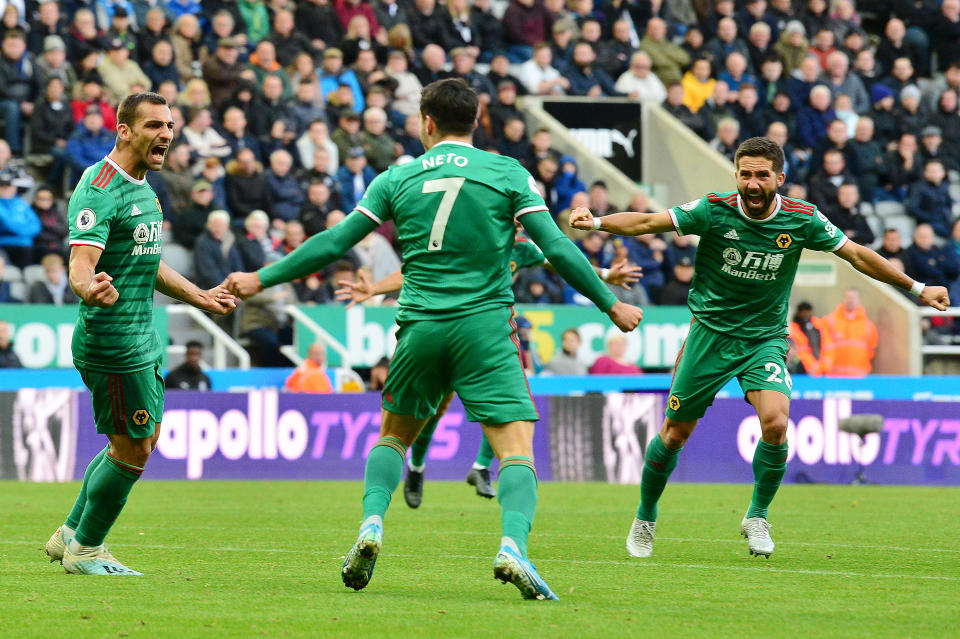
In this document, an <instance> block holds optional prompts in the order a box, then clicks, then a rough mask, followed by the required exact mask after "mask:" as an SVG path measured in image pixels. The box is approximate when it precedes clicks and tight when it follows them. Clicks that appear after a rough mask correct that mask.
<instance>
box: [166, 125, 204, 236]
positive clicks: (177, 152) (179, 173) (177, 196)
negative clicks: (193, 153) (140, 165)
mask: <svg viewBox="0 0 960 639" xmlns="http://www.w3.org/2000/svg"><path fill="white" fill-rule="evenodd" d="M160 177H161V178H163V183H164V184H165V185H166V187H167V194H168V196H169V197H170V201H171V203H172V204H173V208H174V209H175V210H176V211H177V212H180V211H182V210H184V209H186V208H187V207H188V206H189V205H190V187H191V186H192V185H193V181H194V175H193V171H191V170H190V146H189V145H187V144H185V143H180V144H177V145H174V146H173V147H172V148H171V149H170V150H169V151H168V152H167V161H166V162H164V165H163V169H161V170H160ZM204 221H206V218H204Z"/></svg>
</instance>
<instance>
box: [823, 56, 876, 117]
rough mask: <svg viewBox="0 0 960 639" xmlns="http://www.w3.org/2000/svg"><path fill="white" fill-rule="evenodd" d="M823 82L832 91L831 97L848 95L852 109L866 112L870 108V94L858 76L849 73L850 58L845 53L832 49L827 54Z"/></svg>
mask: <svg viewBox="0 0 960 639" xmlns="http://www.w3.org/2000/svg"><path fill="white" fill-rule="evenodd" d="M823 82H824V84H826V86H827V88H829V89H830V91H831V92H832V93H833V97H834V98H836V96H837V95H840V94H844V95H848V96H850V100H851V102H852V103H853V104H852V106H853V110H854V111H856V112H857V113H861V114H862V113H866V112H867V111H869V110H870V106H871V103H870V96H869V94H868V93H867V89H866V88H865V87H864V86H863V82H862V81H861V80H860V78H859V77H857V76H856V75H854V74H852V73H850V60H849V59H848V58H847V55H846V54H845V53H842V52H840V51H834V52H833V53H831V54H830V55H828V56H827V67H826V71H825V72H824V74H823Z"/></svg>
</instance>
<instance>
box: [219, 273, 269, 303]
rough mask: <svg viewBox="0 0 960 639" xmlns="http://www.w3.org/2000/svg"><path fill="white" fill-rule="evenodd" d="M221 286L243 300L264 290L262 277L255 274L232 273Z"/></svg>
mask: <svg viewBox="0 0 960 639" xmlns="http://www.w3.org/2000/svg"><path fill="white" fill-rule="evenodd" d="M220 286H221V287H223V288H224V289H226V290H227V291H229V292H230V293H232V294H233V295H236V296H237V297H239V298H240V299H242V300H245V299H247V298H248V297H251V296H253V295H256V294H257V293H259V292H260V291H262V290H263V282H261V281H260V276H259V275H257V274H256V273H255V272H254V273H239V272H238V273H231V274H230V275H228V276H227V279H225V280H224V281H223V284H221V285H220Z"/></svg>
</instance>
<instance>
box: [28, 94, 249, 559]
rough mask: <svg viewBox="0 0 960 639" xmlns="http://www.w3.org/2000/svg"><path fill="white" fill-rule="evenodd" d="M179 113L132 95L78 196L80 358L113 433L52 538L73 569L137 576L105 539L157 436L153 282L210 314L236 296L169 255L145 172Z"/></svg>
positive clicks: (74, 216)
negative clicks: (197, 282) (175, 265)
mask: <svg viewBox="0 0 960 639" xmlns="http://www.w3.org/2000/svg"><path fill="white" fill-rule="evenodd" d="M171 140H173V117H172V116H171V115H170V108H169V107H168V106H167V102H166V100H165V99H164V98H163V97H162V96H160V95H158V94H156V93H135V94H132V95H128V96H127V97H126V98H124V100H123V101H122V102H121V103H120V106H119V108H118V110H117V142H116V146H114V148H113V150H112V151H111V152H110V153H109V154H108V155H107V157H105V158H104V159H103V160H101V161H100V162H97V163H96V164H94V165H93V166H91V167H89V168H88V169H87V170H86V171H85V172H84V173H83V176H82V177H81V178H80V183H79V184H78V185H77V188H76V190H75V191H74V192H73V195H72V196H71V197H70V204H69V208H68V217H69V224H70V247H71V249H70V287H71V288H72V289H73V291H74V292H75V293H76V294H77V296H78V297H79V298H80V314H79V317H78V319H77V327H76V330H75V331H74V333H73V343H72V350H73V361H74V364H75V365H76V367H77V370H79V371H80V376H81V377H82V379H83V383H84V384H85V385H86V386H87V388H89V389H90V394H91V399H92V403H93V416H94V421H95V422H96V426H97V432H98V433H101V434H104V435H106V436H107V438H108V439H109V440H110V441H109V444H108V445H107V447H106V448H104V449H103V450H102V451H100V453H99V454H98V455H97V456H96V457H94V459H93V461H91V462H90V465H89V466H87V469H86V472H85V473H84V476H83V484H82V486H81V488H80V494H79V496H78V497H77V500H76V503H75V504H74V506H73V510H71V512H70V514H69V515H68V516H67V519H66V522H65V523H64V524H63V525H62V526H60V527H59V528H58V529H57V531H56V532H55V533H54V534H53V535H52V536H51V537H50V540H49V541H47V544H46V552H47V555H49V556H50V558H51V561H58V560H59V561H61V562H62V564H63V567H64V569H65V570H66V571H67V572H68V573H74V574H85V575H139V574H141V573H139V572H136V571H134V570H131V569H129V568H127V567H126V566H124V565H123V564H121V563H120V562H119V561H117V560H116V558H114V556H113V555H112V554H110V552H109V551H108V550H107V549H106V547H104V545H103V540H104V538H105V537H106V535H107V533H108V532H109V530H110V527H111V526H112V525H113V522H114V521H115V520H116V518H117V516H118V515H119V514H120V511H121V510H122V509H123V506H124V504H125V503H126V501H127V496H128V495H129V493H130V490H131V489H132V488H133V485H134V483H135V482H136V481H137V479H139V478H140V475H141V474H142V473H143V469H144V466H145V465H146V463H147V459H148V458H149V457H150V453H151V452H152V451H153V449H154V447H155V446H156V443H157V438H158V437H159V435H160V421H161V418H162V415H163V378H162V377H161V376H160V363H161V356H162V352H163V344H161V343H160V339H159V336H158V335H157V331H156V328H154V325H153V292H154V290H157V291H160V292H161V293H163V294H165V295H167V296H169V297H172V298H174V299H176V300H180V301H181V302H186V303H188V304H191V305H193V306H196V307H197V308H200V309H203V310H205V311H209V312H211V313H218V314H227V313H230V312H231V311H232V310H233V309H234V308H235V306H236V304H235V300H234V297H233V295H231V294H230V293H228V292H227V291H226V290H225V289H223V288H222V287H216V288H214V289H211V290H209V291H202V290H200V289H199V288H197V287H196V286H194V285H193V284H191V283H190V282H189V281H187V280H186V279H185V278H184V277H183V276H182V275H180V274H178V273H177V272H176V271H174V270H173V269H172V268H170V267H169V266H167V265H166V264H164V263H163V262H162V261H161V260H160V246H161V240H162V230H163V213H162V212H161V210H160V201H159V200H158V199H157V194H156V193H154V191H153V189H152V188H151V187H150V185H149V184H147V181H146V173H147V171H150V170H152V171H159V170H160V169H161V168H162V167H163V160H164V158H165V157H166V152H167V149H168V148H169V146H170V142H171Z"/></svg>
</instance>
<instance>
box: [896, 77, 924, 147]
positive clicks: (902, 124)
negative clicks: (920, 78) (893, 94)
mask: <svg viewBox="0 0 960 639" xmlns="http://www.w3.org/2000/svg"><path fill="white" fill-rule="evenodd" d="M896 118H897V130H898V131H900V132H901V133H913V134H914V135H917V136H919V135H920V131H921V130H922V129H923V127H924V126H925V125H926V124H927V122H929V119H930V118H929V116H928V115H927V112H926V108H924V107H923V106H922V104H921V102H920V89H918V88H917V87H916V86H915V85H913V84H911V85H908V86H906V87H904V88H903V90H902V91H901V92H900V109H899V111H898V112H897V114H896Z"/></svg>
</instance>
